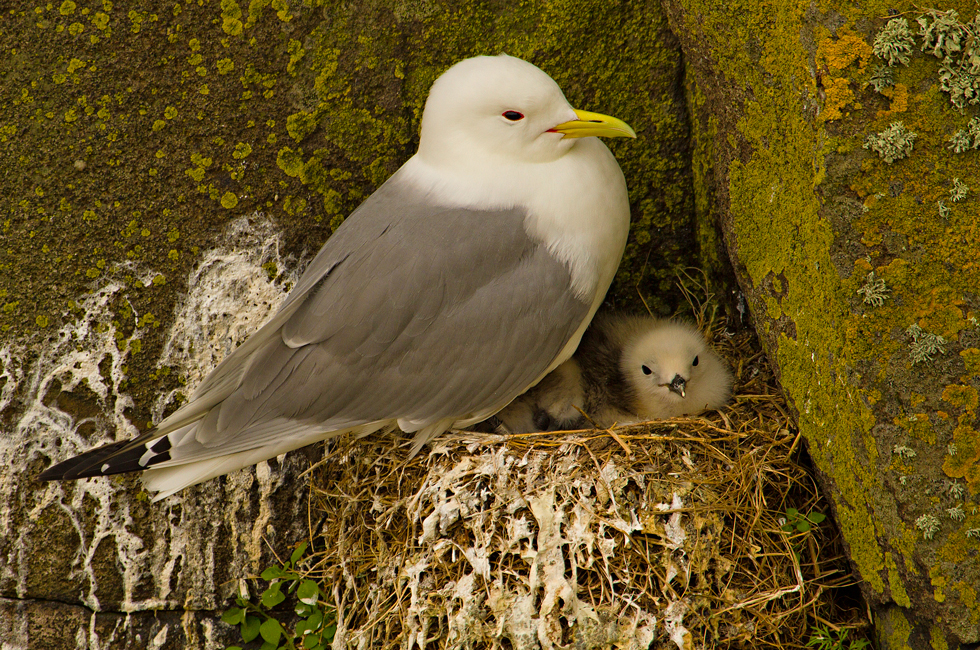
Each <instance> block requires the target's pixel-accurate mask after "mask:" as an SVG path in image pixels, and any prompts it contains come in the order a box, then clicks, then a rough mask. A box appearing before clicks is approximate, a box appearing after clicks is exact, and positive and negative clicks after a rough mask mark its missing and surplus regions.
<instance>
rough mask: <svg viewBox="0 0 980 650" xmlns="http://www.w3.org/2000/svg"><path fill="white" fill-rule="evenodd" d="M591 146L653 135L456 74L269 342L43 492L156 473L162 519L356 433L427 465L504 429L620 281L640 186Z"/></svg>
mask: <svg viewBox="0 0 980 650" xmlns="http://www.w3.org/2000/svg"><path fill="white" fill-rule="evenodd" d="M590 136H609V137H623V136H625V137H633V138H635V137H636V134H635V133H634V132H633V130H632V129H631V128H630V127H629V126H627V125H626V124H625V123H624V122H622V121H620V120H618V119H616V118H613V117H609V116H606V115H601V114H598V113H589V112H585V111H580V110H575V109H573V108H572V107H571V106H570V105H569V103H568V101H567V100H566V99H565V97H564V95H563V94H562V92H561V89H559V88H558V85H557V84H556V83H555V82H554V81H553V80H552V79H551V78H550V77H549V76H548V75H547V74H545V73H544V72H542V71H541V70H539V69H538V68H536V67H535V66H533V65H531V64H530V63H527V62H525V61H522V60H520V59H516V58H513V57H510V56H506V55H499V56H492V57H491V56H480V57H475V58H472V59H467V60H464V61H461V62H459V63H457V64H456V65H454V66H453V67H451V68H450V69H449V70H447V71H446V72H445V73H443V74H442V76H440V77H439V78H438V79H437V80H436V81H435V83H434V84H433V85H432V88H431V90H430V92H429V97H428V100H427V101H426V104H425V109H424V111H423V114H422V124H421V133H420V137H419V147H418V152H417V153H416V154H415V155H414V156H412V158H410V159H409V160H408V162H406V163H405V164H404V165H403V166H402V167H401V168H400V169H399V170H398V171H397V172H395V174H394V175H392V176H391V178H389V179H388V180H387V181H386V182H385V183H384V184H383V185H382V186H381V187H380V188H378V190H377V191H376V192H374V194H372V195H371V196H370V197H369V198H368V199H367V200H366V201H364V203H363V204H361V206H360V207H358V208H357V209H356V210H355V211H354V212H353V213H352V214H351V215H350V216H349V217H348V218H347V220H346V221H344V223H343V224H342V225H341V226H340V227H339V228H338V229H337V231H336V232H335V233H334V234H333V235H332V236H331V237H330V238H329V239H328V240H327V242H326V244H324V246H323V248H322V249H321V250H320V252H319V253H318V254H317V256H316V257H315V258H314V259H313V261H312V262H311V263H310V265H309V267H308V268H307V269H306V272H305V273H304V274H303V276H302V277H301V278H300V280H299V282H298V283H297V284H296V286H295V287H294V288H293V290H292V292H291V293H290V294H289V295H288V296H287V298H286V300H285V301H284V303H283V305H282V307H281V308H280V309H279V311H278V312H277V313H276V314H275V315H274V316H273V317H272V319H271V320H269V322H267V323H266V324H265V325H264V326H263V327H262V328H261V329H259V330H258V331H257V332H255V334H253V335H252V336H251V337H250V338H249V339H248V340H247V341H246V342H245V343H243V344H242V345H241V346H240V347H238V348H237V349H236V350H235V351H234V352H232V353H231V354H230V355H229V356H228V357H226V358H225V359H224V360H223V361H222V362H221V363H220V364H219V365H218V366H217V367H216V368H215V369H214V371H212V372H211V374H210V375H208V376H207V378H205V379H204V380H203V381H202V382H201V384H200V386H198V387H197V389H196V390H195V391H194V393H193V394H192V395H191V397H190V399H189V400H188V401H187V403H185V404H184V405H182V406H181V407H180V408H179V409H177V410H176V411H175V412H174V413H173V414H171V415H170V416H168V417H167V418H165V419H164V420H163V421H161V422H160V423H159V424H158V425H157V426H156V427H155V428H154V429H152V430H150V431H148V432H146V433H144V434H143V435H141V436H139V437H137V438H135V439H133V440H128V441H121V442H115V443H110V444H107V445H104V446H102V447H99V448H97V449H94V450H91V451H89V452H86V453H84V454H81V455H80V456H76V457H74V458H71V459H69V460H66V461H64V462H61V463H59V464H57V465H55V466H54V467H51V468H50V469H48V470H46V471H45V472H44V473H43V474H41V478H43V479H49V480H51V479H75V478H82V477H88V476H100V475H105V474H116V473H120V472H130V471H139V470H145V471H144V473H143V481H144V484H145V485H146V487H147V489H149V490H152V491H155V492H156V493H157V495H156V498H157V499H161V498H163V497H165V496H168V495H170V494H173V493H174V492H176V491H178V490H181V489H183V488H185V487H187V486H189V485H194V484H196V483H200V482H201V481H205V480H207V479H210V478H213V477H216V476H220V475H222V474H225V473H227V472H230V471H232V470H236V469H239V468H242V467H247V466H249V465H252V464H254V463H257V462H259V461H262V460H265V459H268V458H271V457H273V456H277V455H279V454H282V453H284V452H287V451H289V450H292V449H296V448H298V447H302V446H304V445H308V444H310V443H312V442H316V441H318V440H323V439H325V438H329V437H332V436H335V435H339V434H341V433H348V432H349V433H352V434H354V435H356V436H364V435H368V434H370V433H372V432H375V431H378V430H380V429H382V428H385V427H389V426H394V425H397V426H399V427H400V428H401V429H402V430H403V431H405V432H407V433H414V439H413V441H412V444H411V450H410V453H411V454H414V453H416V452H418V450H419V449H420V448H421V447H422V445H424V444H425V443H427V442H429V441H430V440H432V439H433V438H434V437H436V436H438V435H440V434H441V433H443V432H444V431H446V430H448V429H449V428H451V427H464V426H468V425H470V424H473V423H476V422H480V421H482V420H484V419H486V418H488V417H490V416H491V415H493V414H494V413H496V412H498V411H499V410H500V409H502V408H504V407H505V406H507V404H508V403H510V402H511V400H513V399H514V398H515V397H517V396H518V395H520V394H521V393H523V392H524V391H525V390H527V389H528V388H529V387H531V386H533V385H534V384H535V383H537V382H538V381H539V380H540V379H541V378H542V377H544V376H545V375H547V374H548V373H549V372H550V371H551V370H553V369H554V368H556V367H557V366H559V365H560V364H561V363H563V362H564V361H565V360H566V359H568V358H569V357H570V356H571V355H572V353H573V352H574V351H575V348H576V347H577V346H578V344H579V340H580V339H581V337H582V333H583V332H584V331H585V329H586V327H587V326H588V324H589V322H590V321H591V320H592V316H593V314H595V311H596V309H597V308H598V306H599V304H600V303H601V302H602V300H603V298H604V296H605V294H606V290H607V289H608V287H609V284H610V282H611V281H612V279H613V276H614V275H615V273H616V269H617V267H618V266H619V262H620V259H621V257H622V254H623V249H624V247H625V244H626V235H627V232H628V230H629V201H628V198H627V193H626V182H625V180H624V178H623V174H622V172H621V171H620V169H619V165H618V164H617V163H616V160H615V158H614V157H613V155H612V154H611V153H610V151H609V149H607V148H606V146H605V145H604V144H602V143H601V142H600V141H599V140H598V139H597V138H595V137H590Z"/></svg>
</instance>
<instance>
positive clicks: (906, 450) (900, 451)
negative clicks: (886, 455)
mask: <svg viewBox="0 0 980 650" xmlns="http://www.w3.org/2000/svg"><path fill="white" fill-rule="evenodd" d="M892 452H893V453H895V454H897V455H898V456H900V457H901V458H904V459H905V460H912V459H913V458H915V450H914V449H912V448H911V447H906V446H905V445H895V447H894V448H892Z"/></svg>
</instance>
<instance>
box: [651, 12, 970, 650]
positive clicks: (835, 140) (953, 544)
mask: <svg viewBox="0 0 980 650" xmlns="http://www.w3.org/2000/svg"><path fill="white" fill-rule="evenodd" d="M945 4H946V5H947V6H951V7H956V8H958V9H959V10H960V11H959V15H960V17H961V20H963V21H968V20H970V19H971V18H972V16H973V15H974V14H975V9H976V8H975V7H974V6H973V5H968V4H967V3H956V2H954V3H945ZM666 5H667V7H668V15H669V16H670V22H671V27H672V28H673V29H674V31H675V33H676V34H677V35H678V37H679V38H680V40H681V45H682V48H683V50H684V53H685V57H686V62H687V65H688V77H687V84H688V89H689V96H690V102H689V105H690V106H691V109H692V116H693V119H692V131H693V136H694V142H695V145H694V151H695V156H694V164H693V169H694V171H695V179H696V182H695V188H696V193H697V198H696V205H697V206H698V208H699V210H700V211H701V213H702V214H703V215H716V216H717V218H718V219H720V220H721V222H722V224H723V226H724V230H725V242H726V245H727V248H728V251H729V253H730V256H731V259H732V261H733V264H734V267H735V271H736V273H737V275H738V278H739V283H740V285H741V287H742V290H743V292H744V294H745V297H746V299H747V302H748V305H749V307H750V309H751V312H752V314H753V317H754V319H755V323H756V325H757V329H758V331H759V334H760V336H761V337H762V339H763V341H764V344H765V346H766V348H767V352H768V356H769V359H770V361H771V362H772V363H773V365H774V367H775V368H776V369H777V372H778V373H779V379H780V383H781V385H782V387H783V390H784V391H785V393H786V395H787V397H788V399H789V401H790V403H791V405H792V406H793V408H794V409H795V414H796V417H797V419H798V422H799V425H800V428H801V431H802V432H803V435H804V436H805V438H806V440H807V443H808V447H809V450H810V453H811V455H812V457H813V459H814V462H815V463H816V466H817V468H818V469H819V471H820V473H821V476H822V480H823V484H824V488H825V493H826V494H827V495H828V497H829V498H830V499H831V500H832V501H833V503H834V506H835V515H836V518H837V521H838V523H839V524H840V527H841V530H842V532H843V535H844V538H845V540H846V542H847V544H848V547H849V552H850V557H851V560H852V563H853V566H854V567H855V569H856V572H857V573H858V575H859V576H860V577H861V579H862V580H863V582H862V587H863V589H864V592H865V595H866V596H867V598H868V600H869V602H870V603H871V605H872V608H873V610H874V612H875V615H876V621H877V628H878V633H879V639H880V642H881V647H883V648H888V649H891V648H906V647H914V648H926V647H929V648H948V647H960V645H961V644H963V645H968V644H975V643H977V642H980V608H978V606H977V589H978V585H980V510H978V492H980V464H978V458H980V453H978V451H980V449H978V447H977V440H978V439H980V436H978V434H977V431H976V419H977V395H978V389H980V365H978V358H980V349H978V348H980V328H978V326H977V318H978V317H980V302H978V295H977V292H976V288H977V286H980V270H978V266H977V264H976V257H977V251H978V250H980V237H978V230H977V227H976V200H977V199H976V195H975V193H974V191H973V190H972V189H971V190H970V193H969V194H967V198H965V199H964V200H962V201H961V202H953V201H952V200H951V190H952V188H953V186H954V185H955V181H954V179H960V181H961V182H963V183H965V185H967V186H969V187H971V188H975V187H980V160H978V157H977V153H976V151H973V150H970V151H967V152H964V153H955V152H954V151H952V150H951V146H952V142H951V141H952V138H953V136H954V134H955V133H956V131H957V130H959V129H963V128H965V127H967V124H968V122H969V120H970V119H971V117H972V116H973V115H975V114H976V108H975V107H974V106H967V107H966V108H967V110H965V111H963V112H961V111H959V110H957V109H956V108H955V107H953V106H952V105H951V103H950V96H949V95H948V94H947V93H944V92H941V90H940V65H941V62H940V61H939V59H937V58H935V57H933V56H931V55H930V54H924V53H922V52H921V51H920V46H921V44H922V41H921V38H920V39H919V40H918V41H917V42H916V43H915V45H914V47H912V48H910V53H911V57H910V61H909V64H908V66H907V67H906V66H903V65H897V66H896V67H895V68H894V69H893V70H892V72H893V76H894V84H893V85H892V86H890V87H886V88H884V89H883V90H882V92H881V93H878V92H876V91H875V90H874V88H873V86H872V85H871V81H872V77H873V76H874V75H875V74H876V73H877V72H878V67H879V66H880V65H881V63H882V61H881V60H880V59H879V58H878V57H877V56H875V55H874V54H873V51H872V46H873V43H874V39H875V38H876V35H877V34H878V33H879V30H881V29H882V28H883V27H884V26H885V23H886V21H887V19H886V17H887V16H889V15H895V16H898V15H901V16H903V17H907V18H908V20H909V21H910V22H911V24H912V32H913V33H918V25H917V24H916V23H915V20H914V19H915V18H916V17H917V16H918V15H920V12H921V11H922V10H921V9H917V8H916V6H914V5H912V4H910V3H898V4H895V3H892V4H888V3H878V2H872V3H862V4H858V3H846V2H831V3H817V4H812V3H794V2H776V3H763V4H755V5H753V4H746V5H743V6H740V7H739V9H738V10H737V11H736V10H733V8H732V7H731V6H727V5H720V4H718V3H712V2H700V1H698V0H690V1H685V0H669V1H668V2H667V3H666ZM899 121H900V122H903V123H904V126H905V127H906V128H907V129H908V130H911V131H913V132H915V133H916V134H917V137H916V139H915V140H914V146H913V148H912V150H911V152H910V153H909V154H908V155H907V157H904V158H901V157H899V158H894V157H893V156H888V157H893V158H894V159H893V160H892V162H886V160H887V158H886V156H884V155H878V154H877V153H875V152H874V150H873V149H872V148H870V145H869V147H865V146H864V145H865V144H866V143H869V142H874V141H875V139H876V138H882V137H883V136H881V135H879V134H881V133H883V132H885V131H886V130H888V129H890V128H895V127H892V126H891V125H892V124H893V123H895V122H899ZM947 209H948V213H947V212H945V210H947ZM944 214H945V216H944ZM872 272H873V273H874V276H870V275H869V274H871V273H872ZM878 280H883V281H884V285H880V284H878V282H877V281H878ZM879 299H880V300H879ZM910 326H915V327H916V328H919V329H918V330H916V329H915V328H912V329H911V330H910ZM936 336H941V337H942V338H943V340H944V341H945V344H944V345H942V346H940V347H938V348H936V349H934V350H933V351H932V353H931V354H927V355H925V356H923V352H928V348H927V347H926V344H928V342H929V341H930V340H931V341H933V342H936V341H937V340H936V339H935V338H934V337H936ZM925 357H928V358H925ZM971 647H972V646H971Z"/></svg>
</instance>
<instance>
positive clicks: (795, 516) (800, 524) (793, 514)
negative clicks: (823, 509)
mask: <svg viewBox="0 0 980 650" xmlns="http://www.w3.org/2000/svg"><path fill="white" fill-rule="evenodd" d="M826 518H827V515H825V514H823V513H820V512H811V513H810V514H808V515H805V514H803V513H802V512H800V511H799V510H797V509H796V508H787V509H786V523H784V524H783V525H782V528H781V530H782V531H783V532H784V533H792V532H793V531H794V530H795V531H797V532H799V533H808V532H810V530H811V529H812V528H813V527H814V526H818V525H820V524H821V523H822V522H823V520H824V519H826Z"/></svg>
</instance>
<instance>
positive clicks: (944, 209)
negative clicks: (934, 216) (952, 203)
mask: <svg viewBox="0 0 980 650" xmlns="http://www.w3.org/2000/svg"><path fill="white" fill-rule="evenodd" d="M936 207H937V208H939V216H940V217H942V218H943V219H949V206H948V205H946V202H945V201H943V200H939V201H936Z"/></svg>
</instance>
